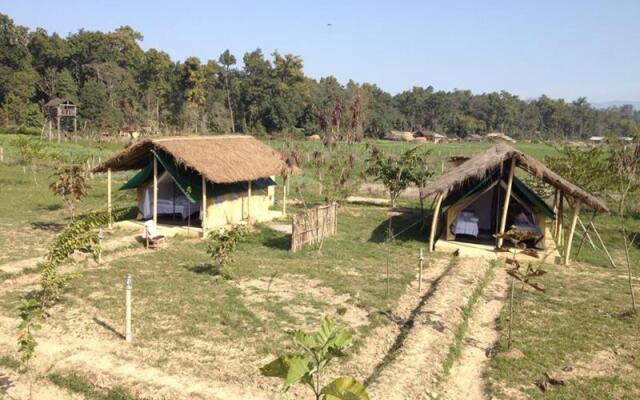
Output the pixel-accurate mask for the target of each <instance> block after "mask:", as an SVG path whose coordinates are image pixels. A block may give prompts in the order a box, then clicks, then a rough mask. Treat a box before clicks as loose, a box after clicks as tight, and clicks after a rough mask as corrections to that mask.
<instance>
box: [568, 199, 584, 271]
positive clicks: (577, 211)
mask: <svg viewBox="0 0 640 400" xmlns="http://www.w3.org/2000/svg"><path fill="white" fill-rule="evenodd" d="M580 205H581V204H580V200H576V201H575V204H574V205H573V215H572V217H571V227H570V228H569V236H568V237H567V246H566V248H565V250H564V265H569V261H570V258H571V243H572V242H573V235H574V233H575V232H576V225H577V224H578V216H579V215H580Z"/></svg>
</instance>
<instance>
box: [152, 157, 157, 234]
mask: <svg viewBox="0 0 640 400" xmlns="http://www.w3.org/2000/svg"><path fill="white" fill-rule="evenodd" d="M153 224H154V225H156V226H157V225H158V159H157V158H156V157H155V155H154V156H153Z"/></svg>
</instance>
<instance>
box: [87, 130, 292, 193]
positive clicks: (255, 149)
mask: <svg viewBox="0 0 640 400" xmlns="http://www.w3.org/2000/svg"><path fill="white" fill-rule="evenodd" d="M151 150H156V151H161V152H164V153H166V154H168V155H170V156H171V157H173V159H174V160H175V162H176V164H178V165H180V166H182V167H185V168H190V169H192V170H195V171H196V172H198V173H199V174H201V175H202V176H204V177H205V179H207V180H208V181H210V182H213V183H233V182H242V181H248V180H255V179H259V178H265V177H268V176H273V175H281V174H282V173H283V171H285V170H286V168H287V167H286V165H285V163H284V161H283V159H282V156H281V155H280V153H278V152H277V151H276V150H274V149H272V148H271V147H269V146H267V145H265V144H263V143H262V142H260V141H259V140H257V139H255V138H254V137H253V136H248V135H220V136H194V137H173V138H161V139H153V140H143V141H140V142H138V143H136V144H134V145H132V146H130V147H129V148H127V149H125V150H123V151H122V152H120V153H119V154H117V155H115V156H114V157H112V158H111V159H109V160H106V161H105V162H103V163H102V164H100V165H98V166H97V167H96V168H94V169H93V172H106V171H107V169H109V168H111V170H112V171H126V170H132V169H141V168H144V167H145V166H147V165H149V163H150V162H151V161H152V160H153V159H152V153H151Z"/></svg>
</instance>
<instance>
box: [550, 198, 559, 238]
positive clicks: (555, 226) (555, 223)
mask: <svg viewBox="0 0 640 400" xmlns="http://www.w3.org/2000/svg"><path fill="white" fill-rule="evenodd" d="M558 194H559V191H558V188H556V190H555V191H554V192H553V213H554V214H555V216H556V218H555V219H554V220H553V229H552V230H551V233H552V234H553V236H554V239H556V240H557V239H558V237H557V233H558V200H559V197H558Z"/></svg>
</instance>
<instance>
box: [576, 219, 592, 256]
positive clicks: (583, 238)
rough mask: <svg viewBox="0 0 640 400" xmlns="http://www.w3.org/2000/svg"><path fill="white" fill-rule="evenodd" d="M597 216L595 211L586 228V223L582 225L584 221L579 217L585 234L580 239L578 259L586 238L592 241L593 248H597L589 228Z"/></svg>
mask: <svg viewBox="0 0 640 400" xmlns="http://www.w3.org/2000/svg"><path fill="white" fill-rule="evenodd" d="M595 217H596V211H593V215H591V218H590V219H589V222H588V223H587V227H586V228H585V227H584V225H582V221H581V220H580V217H578V222H579V223H580V225H581V226H582V229H583V230H584V234H583V235H582V238H581V239H580V244H579V245H578V251H576V260H577V259H578V256H580V250H582V245H583V244H584V241H585V239H589V241H590V242H591V247H592V248H593V249H597V247H596V245H595V243H593V240H591V236H589V230H590V229H591V222H592V221H593V219H594V218H595Z"/></svg>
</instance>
